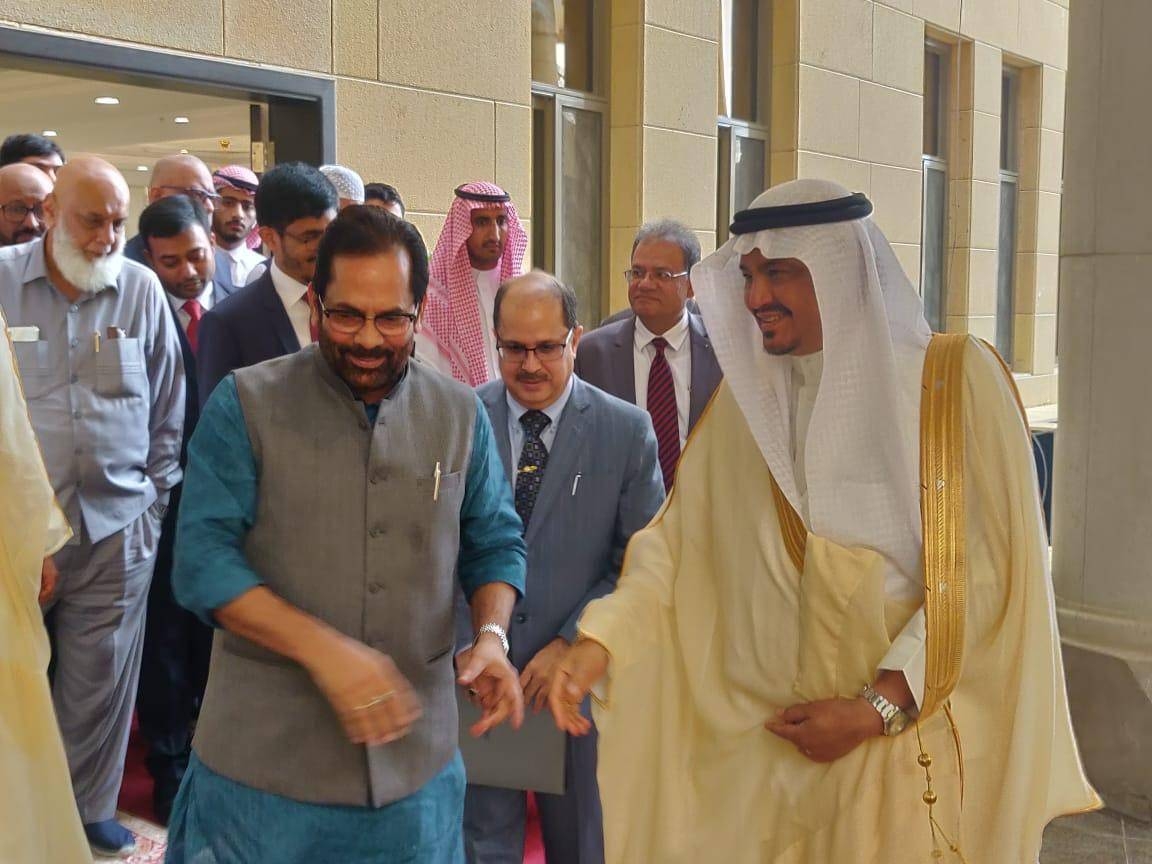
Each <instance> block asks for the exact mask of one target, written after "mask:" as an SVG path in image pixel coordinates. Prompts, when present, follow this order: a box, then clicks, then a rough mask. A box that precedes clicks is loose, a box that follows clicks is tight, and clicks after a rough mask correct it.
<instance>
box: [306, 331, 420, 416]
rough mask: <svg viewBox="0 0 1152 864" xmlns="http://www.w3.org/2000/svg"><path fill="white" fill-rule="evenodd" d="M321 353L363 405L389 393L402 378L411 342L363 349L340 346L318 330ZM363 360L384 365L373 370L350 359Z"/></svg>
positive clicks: (410, 350)
mask: <svg viewBox="0 0 1152 864" xmlns="http://www.w3.org/2000/svg"><path fill="white" fill-rule="evenodd" d="M318 343H319V346H320V354H321V355H322V356H323V357H324V359H325V360H326V361H327V363H328V366H329V367H331V369H332V371H333V372H335V373H336V374H337V375H338V376H339V377H340V379H341V380H342V381H343V382H344V383H345V384H347V385H348V389H349V390H351V391H352V395H353V396H355V397H356V398H357V399H361V400H363V401H365V402H367V401H370V399H371V400H372V401H375V399H378V398H380V397H383V396H386V395H388V394H389V393H391V392H392V388H394V387H395V386H396V384H397V383H398V382H399V381H400V379H401V378H402V377H404V372H405V370H406V369H407V368H408V358H409V357H410V356H411V355H412V340H409V341H408V342H405V343H404V344H402V345H382V346H381V347H379V348H375V349H372V350H366V349H363V348H356V347H350V346H345V345H339V344H337V343H336V342H333V341H332V339H331V338H330V337H329V336H328V334H327V333H325V332H324V330H323V328H322V329H321V330H320V338H319V340H318ZM352 357H356V358H360V359H365V360H376V359H380V360H383V362H382V363H381V364H380V365H379V366H377V367H375V368H374V369H364V368H361V367H360V366H357V365H356V364H355V363H353V362H352V360H351V359H350V358H352Z"/></svg>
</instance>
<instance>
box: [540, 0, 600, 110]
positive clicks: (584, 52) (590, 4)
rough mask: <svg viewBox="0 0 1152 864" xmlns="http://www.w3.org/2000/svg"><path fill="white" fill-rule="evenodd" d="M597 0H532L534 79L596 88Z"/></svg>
mask: <svg viewBox="0 0 1152 864" xmlns="http://www.w3.org/2000/svg"><path fill="white" fill-rule="evenodd" d="M596 5H597V0H532V80H533V81H535V82H536V83H538V84H548V85H551V86H553V87H561V88H564V89H566V90H581V91H584V92H586V93H591V92H593V91H595V90H596V89H597V88H596V84H597V82H596V75H595V68H596V62H597V61H598V58H597V56H596V53H597V52H596V44H595V43H596V38H595V35H596V34H595V14H594V13H595V11H596Z"/></svg>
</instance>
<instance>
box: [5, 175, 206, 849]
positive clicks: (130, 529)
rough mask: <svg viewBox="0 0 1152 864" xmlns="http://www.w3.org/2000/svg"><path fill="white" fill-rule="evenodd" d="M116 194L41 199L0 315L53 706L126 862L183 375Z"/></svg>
mask: <svg viewBox="0 0 1152 864" xmlns="http://www.w3.org/2000/svg"><path fill="white" fill-rule="evenodd" d="M128 202H129V196H128V185H127V184H126V183H125V182H124V178H123V177H121V176H120V172H119V171H117V170H116V169H115V168H114V167H112V166H111V165H110V164H108V163H107V162H105V161H104V160H102V159H97V158H95V157H91V156H88V157H78V158H76V159H73V160H72V161H71V162H69V163H68V164H67V165H65V166H64V167H63V168H61V169H60V173H59V175H58V181H57V183H56V188H55V190H54V191H53V193H52V194H51V195H49V196H48V198H47V200H46V201H45V215H46V216H47V218H48V224H49V225H50V226H51V227H50V228H49V229H48V233H47V234H46V235H45V236H44V238H43V239H42V240H36V241H33V242H32V243H26V244H23V245H20V246H8V247H5V248H4V249H0V306H2V307H3V309H4V314H5V315H6V316H7V318H8V323H9V326H10V327H11V328H12V329H13V343H14V344H13V348H14V349H15V352H16V360H17V363H18V364H19V366H20V378H21V380H22V381H23V384H24V391H25V394H26V395H27V398H28V409H29V411H30V412H31V415H32V425H33V427H34V428H35V429H36V437H37V439H38V441H39V443H40V449H41V451H42V452H43V453H44V464H45V465H46V466H47V467H48V474H49V476H50V477H51V479H52V486H53V488H54V489H55V491H56V497H57V499H58V500H59V502H60V506H61V508H62V509H63V510H64V515H65V516H67V517H68V522H69V524H70V525H71V526H72V534H73V540H72V542H71V543H70V544H69V545H67V546H65V547H64V548H63V549H61V550H60V551H59V552H57V553H56V554H55V556H49V557H48V558H45V559H44V568H45V570H46V571H48V570H53V569H59V574H60V575H59V582H58V587H57V589H56V597H55V608H54V610H53V613H52V614H53V616H54V619H55V633H56V646H55V649H56V675H55V680H54V682H53V699H54V701H55V705H56V714H57V717H58V718H59V721H60V730H61V732H62V734H63V737H64V746H65V749H66V750H67V753H68V765H69V767H70V769H71V771H72V785H73V787H74V789H75V792H76V803H77V806H78V807H79V808H80V816H81V818H82V820H83V822H84V828H85V831H86V832H87V834H88V839H89V842H90V843H91V844H92V846H93V848H94V849H96V850H98V851H100V852H104V853H114V854H119V853H126V852H128V851H129V850H131V849H132V848H133V839H132V833H131V832H130V831H128V830H127V829H126V828H124V827H123V826H121V825H120V824H119V823H117V822H116V821H115V819H114V817H115V814H116V798H117V795H118V794H119V791H120V780H121V778H122V777H123V773H124V755H125V753H126V752H127V749H128V731H129V728H130V726H131V720H132V702H133V699H134V698H135V694H136V682H137V677H138V675H139V672H140V654H141V645H142V644H143V639H144V617H145V606H146V601H147V597H148V584H149V581H150V580H151V578H152V567H153V562H154V561H155V557H156V547H157V542H158V540H159V537H160V524H161V520H162V519H163V518H164V513H165V510H166V508H167V504H168V497H169V494H170V492H171V489H172V487H173V486H175V485H176V484H177V483H179V482H180V439H181V433H182V430H183V423H184V365H183V362H182V360H181V354H180V344H179V342H178V341H177V339H178V337H177V335H176V327H177V325H176V322H175V320H174V318H173V317H172V313H171V312H170V311H169V310H168V309H167V308H166V303H167V301H166V300H165V299H164V292H163V291H162V290H161V288H160V284H159V282H157V281H156V276H155V275H154V274H153V273H152V271H151V270H149V269H147V268H146V267H143V266H141V265H139V264H136V263H135V262H133V261H125V260H124V257H123V254H122V249H123V247H124V225H125V223H126V222H127V220H128Z"/></svg>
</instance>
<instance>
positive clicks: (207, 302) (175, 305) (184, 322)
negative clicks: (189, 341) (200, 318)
mask: <svg viewBox="0 0 1152 864" xmlns="http://www.w3.org/2000/svg"><path fill="white" fill-rule="evenodd" d="M213 291H214V286H213V285H212V282H211V281H209V282H208V284H207V285H205V286H204V290H203V291H202V292H201V293H200V296H199V297H197V298H196V299H197V300H199V301H200V309H201V310H202V313H201V314H203V312H207V311H208V310H209V309H211V308H212V294H213ZM164 294H165V296H167V298H168V302H169V303H170V304H171V306H172V311H173V312H175V313H176V320H177V321H179V322H180V329H181V330H183V331H184V332H185V333H187V332H188V325H189V324H190V323H191V322H192V318H191V317H190V316H189V315H188V313H187V312H185V311H184V304H185V303H187V302H188V301H187V300H181V299H180V298H179V297H175V296H173V295H172V294H169V293H168V292H167V291H165V292H164Z"/></svg>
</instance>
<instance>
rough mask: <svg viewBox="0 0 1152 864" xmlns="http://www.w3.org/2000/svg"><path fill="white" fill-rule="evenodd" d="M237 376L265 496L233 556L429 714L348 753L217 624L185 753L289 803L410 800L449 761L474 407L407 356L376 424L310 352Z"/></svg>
mask: <svg viewBox="0 0 1152 864" xmlns="http://www.w3.org/2000/svg"><path fill="white" fill-rule="evenodd" d="M235 376H236V389H237V392H238V394H239V397H240V404H241V407H242V408H243V411H244V418H245V422H246V424H247V428H248V438H249V440H250V441H251V444H252V453H253V457H254V460H255V463H256V470H257V479H258V485H259V492H258V494H257V501H256V521H255V524H253V526H252V527H251V529H250V530H249V532H248V536H247V540H246V542H245V546H244V554H245V557H246V558H247V560H248V562H249V563H250V564H251V566H252V568H253V569H254V570H255V571H256V572H257V573H258V574H260V576H261V578H263V579H264V582H265V584H266V585H267V587H268V588H269V589H271V590H272V591H273V592H275V593H276V594H278V595H279V596H280V597H282V598H284V599H285V600H286V601H288V602H289V603H291V604H293V605H294V606H297V607H298V608H300V609H302V610H304V611H305V612H307V613H309V614H310V615H314V616H315V617H317V618H319V619H321V620H322V621H325V622H327V623H328V624H329V625H331V626H332V627H334V628H335V629H337V630H339V631H341V632H342V633H346V634H348V635H349V636H351V637H353V638H355V639H358V640H360V641H362V642H364V643H366V644H368V645H370V646H372V647H373V648H376V649H378V650H380V651H382V652H384V653H385V654H388V655H389V656H390V657H391V658H392V659H393V660H394V661H395V663H396V665H397V666H398V667H399V669H400V671H401V672H402V673H403V674H404V676H405V677H406V678H407V679H408V681H410V682H411V684H412V686H413V687H414V688H415V690H416V692H417V694H418V695H419V697H420V700H421V702H422V704H423V709H424V714H423V716H422V717H421V718H420V719H419V720H418V721H417V722H416V724H415V725H414V726H413V727H412V730H411V731H410V732H409V734H408V735H407V736H406V737H405V738H402V739H401V740H399V741H396V742H394V743H391V744H385V745H383V746H379V747H369V748H365V747H363V746H359V745H354V744H352V743H351V742H350V741H348V739H347V738H346V737H345V735H344V731H343V728H342V727H341V725H340V722H339V720H338V719H337V717H336V714H335V712H334V711H333V709H332V707H331V706H330V705H329V703H328V701H327V700H326V699H325V698H324V696H323V695H322V694H321V693H320V691H319V690H318V689H317V687H316V685H315V684H314V683H313V682H312V679H311V678H310V676H309V675H308V673H307V672H306V671H305V670H304V669H303V668H302V667H300V666H298V665H296V664H295V663H293V662H291V661H289V660H287V659H286V658H284V657H282V656H280V655H277V654H273V653H272V652H270V651H267V650H265V649H263V648H260V647H258V646H256V645H255V644H253V643H251V642H249V641H247V640H245V639H242V638H241V637H239V636H236V635H234V634H232V633H228V632H226V631H218V632H217V634H216V640H215V644H214V645H213V649H212V665H211V674H210V677H209V680H208V692H207V694H206V696H205V700H204V707H203V710H202V712H201V714H200V720H199V723H198V725H197V729H196V741H195V748H196V753H197V755H198V756H199V757H200V758H201V759H202V760H203V761H204V763H205V764H206V765H207V766H208V767H209V768H211V769H212V770H213V771H216V772H217V773H219V774H223V775H224V776H226V777H229V778H231V779H233V780H236V781H238V782H240V783H243V784H245V785H248V786H253V787H255V788H257V789H262V790H265V791H268V792H273V793H276V794H278V795H284V796H286V797H289V798H293V799H296V800H299V801H307V802H315V803H321V804H345V805H358V806H374V807H379V806H382V805H384V804H388V803H390V802H392V801H396V800H398V799H400V798H404V797H405V796H407V795H410V794H412V793H413V792H415V791H416V790H417V789H419V788H420V787H421V786H423V785H424V784H425V783H426V782H427V781H428V780H430V779H431V778H432V777H433V776H435V774H436V773H437V772H439V771H440V770H441V769H442V768H443V767H444V765H445V764H447V762H448V760H449V759H450V758H451V757H452V755H453V754H454V753H455V750H456V742H457V723H456V696H455V682H454V674H453V665H452V651H451V649H452V647H453V623H452V615H453V598H454V591H455V587H456V576H455V571H456V558H457V553H458V549H459V540H460V509H461V505H462V503H463V499H464V480H465V477H466V475H467V470H468V464H469V461H470V459H471V455H472V443H473V437H474V429H475V422H476V410H477V401H476V396H475V395H474V394H473V392H472V391H471V390H469V389H468V388H466V387H464V386H463V385H461V384H458V383H457V382H455V381H453V380H451V379H450V378H447V377H445V376H442V375H438V374H437V373H435V372H432V371H430V370H429V369H428V368H427V367H425V366H422V365H420V364H419V363H410V364H409V367H408V374H407V376H406V377H405V379H404V380H403V381H402V382H401V383H400V385H399V386H398V387H397V388H396V389H395V390H394V391H393V393H392V396H391V398H390V399H387V400H385V401H384V402H382V403H381V405H380V414H379V416H378V418H377V421H376V425H375V427H370V425H369V423H368V420H367V418H366V417H365V415H364V411H363V408H362V407H361V406H360V405H359V403H357V402H355V401H354V400H353V399H352V397H351V394H350V393H349V391H348V389H347V387H346V386H345V385H344V383H343V381H341V380H340V378H339V377H337V376H336V375H335V374H334V373H333V372H332V371H331V369H330V368H329V366H328V364H327V363H326V362H325V361H324V359H323V358H322V356H321V355H320V353H319V351H318V350H317V349H316V347H315V346H309V347H307V348H305V349H303V350H302V351H299V352H298V353H296V354H291V355H288V356H286V357H281V358H278V359H275V360H270V361H268V362H266V363H261V364H259V365H257V366H250V367H248V368H246V369H239V370H237V371H236V373H235ZM437 462H439V463H440V470H441V477H440V483H439V490H438V494H437V500H435V501H434V500H433V492H434V485H435V484H434V479H433V475H434V472H435V468H436V463H437Z"/></svg>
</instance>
